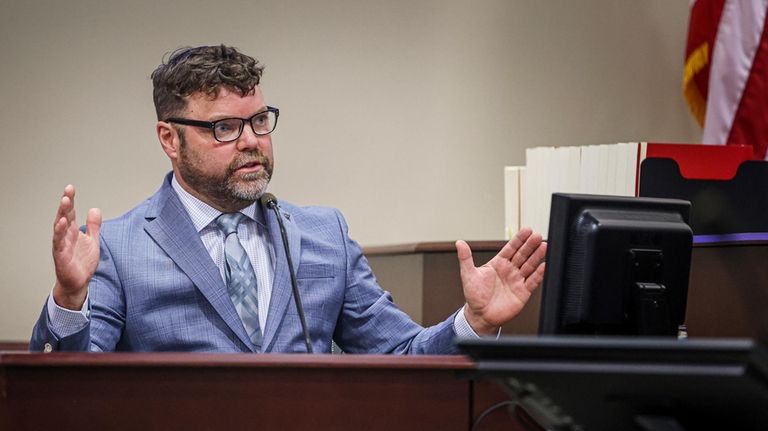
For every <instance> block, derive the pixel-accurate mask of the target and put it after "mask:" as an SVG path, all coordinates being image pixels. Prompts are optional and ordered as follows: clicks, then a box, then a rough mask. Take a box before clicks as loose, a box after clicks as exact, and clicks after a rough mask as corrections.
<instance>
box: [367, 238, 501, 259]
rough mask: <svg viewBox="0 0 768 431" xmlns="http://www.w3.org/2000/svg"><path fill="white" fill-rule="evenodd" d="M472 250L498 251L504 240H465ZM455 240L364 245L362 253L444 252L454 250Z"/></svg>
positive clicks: (372, 254)
mask: <svg viewBox="0 0 768 431" xmlns="http://www.w3.org/2000/svg"><path fill="white" fill-rule="evenodd" d="M467 243H468V244H469V246H470V247H471V248H472V251H494V252H496V251H499V250H501V248H502V247H504V244H506V241H467ZM455 251H456V246H455V242H450V241H438V242H413V243H407V244H393V245H378V246H370V247H364V248H363V253H365V255H367V256H374V255H375V256H386V255H393V254H414V253H446V252H455Z"/></svg>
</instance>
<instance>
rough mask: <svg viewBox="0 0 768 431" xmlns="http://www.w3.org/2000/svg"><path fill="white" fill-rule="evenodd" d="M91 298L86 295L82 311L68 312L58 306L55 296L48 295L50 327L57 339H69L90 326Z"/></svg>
mask: <svg viewBox="0 0 768 431" xmlns="http://www.w3.org/2000/svg"><path fill="white" fill-rule="evenodd" d="M89 296H90V295H86V297H85V302H84V303H83V306H82V308H80V310H68V309H66V308H64V307H60V306H59V305H58V304H56V301H54V300H53V294H50V295H48V327H49V328H50V329H51V331H53V333H54V334H55V335H56V336H57V337H59V338H64V337H68V336H70V335H72V334H74V333H76V332H79V331H80V330H82V329H83V328H85V326H86V325H88V321H89V318H90V316H91V307H90V302H89V300H88V298H89Z"/></svg>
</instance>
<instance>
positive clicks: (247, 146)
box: [237, 123, 269, 151]
mask: <svg viewBox="0 0 768 431" xmlns="http://www.w3.org/2000/svg"><path fill="white" fill-rule="evenodd" d="M268 139H269V136H268V135H257V134H255V133H254V132H253V129H252V128H251V125H250V124H247V123H246V124H244V125H243V133H242V134H241V135H240V137H239V138H238V139H237V149H238V150H240V151H250V150H253V149H255V148H261V146H262V145H264V143H265V142H266V141H267V140H268Z"/></svg>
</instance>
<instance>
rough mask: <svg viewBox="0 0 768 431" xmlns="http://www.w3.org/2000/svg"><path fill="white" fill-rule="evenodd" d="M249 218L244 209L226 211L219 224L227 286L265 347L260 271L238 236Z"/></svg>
mask: <svg viewBox="0 0 768 431" xmlns="http://www.w3.org/2000/svg"><path fill="white" fill-rule="evenodd" d="M243 218H245V215H243V214H242V213H239V212H238V213H225V214H222V215H220V216H219V217H218V218H217V219H216V224H217V225H218V226H219V229H221V231H222V232H224V236H225V238H224V257H225V260H226V268H225V271H224V272H225V273H226V276H227V289H228V290H229V297H230V298H231V299H232V303H233V304H235V309H236V310H237V314H238V315H240V319H241V320H242V321H243V327H245V331H246V332H247V333H248V336H249V337H250V338H251V341H252V342H253V344H254V345H255V346H256V348H257V349H258V350H261V337H262V335H261V326H260V325H259V301H258V297H257V296H256V295H257V288H258V286H257V283H256V273H255V272H254V271H253V266H251V261H250V260H249V259H248V254H246V252H245V249H244V248H243V245H242V244H240V239H239V238H238V237H237V225H239V224H240V222H241V221H242V220H243Z"/></svg>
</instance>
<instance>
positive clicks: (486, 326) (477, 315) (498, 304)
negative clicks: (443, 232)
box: [456, 228, 547, 334]
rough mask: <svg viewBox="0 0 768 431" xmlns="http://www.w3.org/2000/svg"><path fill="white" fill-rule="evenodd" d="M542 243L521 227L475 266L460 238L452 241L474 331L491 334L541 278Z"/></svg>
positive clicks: (514, 312)
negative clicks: (492, 254)
mask: <svg viewBox="0 0 768 431" xmlns="http://www.w3.org/2000/svg"><path fill="white" fill-rule="evenodd" d="M546 248H547V247H546V243H545V242H543V241H542V239H541V235H539V234H537V233H533V231H532V230H531V229H530V228H524V229H521V230H520V231H519V232H518V233H517V234H516V235H515V236H514V238H512V239H511V240H510V241H509V242H507V243H506V244H505V245H504V247H503V248H502V249H501V251H499V253H498V254H496V256H494V257H493V258H492V259H491V260H490V261H488V263H486V264H485V265H482V266H480V267H476V266H475V264H474V261H473V259H472V251H471V249H470V247H469V245H467V243H466V242H464V241H457V242H456V251H457V252H458V257H459V265H460V270H461V282H462V286H463V289H464V298H465V300H466V301H467V307H465V315H466V317H467V322H469V324H470V325H471V326H472V328H473V329H474V330H475V332H477V333H478V334H491V333H495V332H496V331H497V330H498V327H499V326H501V325H502V324H504V323H506V322H508V321H510V320H512V319H513V318H514V317H515V316H517V315H518V314H519V313H520V311H522V309H523V307H524V306H525V304H526V303H527V302H528V299H529V298H530V297H531V294H532V293H533V291H534V290H536V288H538V287H539V286H540V285H541V282H542V280H543V278H544V269H545V265H544V263H543V260H544V256H545V254H546Z"/></svg>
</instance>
